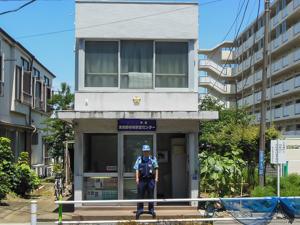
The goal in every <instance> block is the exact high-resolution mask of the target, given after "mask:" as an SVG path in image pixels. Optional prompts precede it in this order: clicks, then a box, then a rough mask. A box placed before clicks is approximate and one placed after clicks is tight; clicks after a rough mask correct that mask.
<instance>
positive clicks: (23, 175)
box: [13, 152, 41, 196]
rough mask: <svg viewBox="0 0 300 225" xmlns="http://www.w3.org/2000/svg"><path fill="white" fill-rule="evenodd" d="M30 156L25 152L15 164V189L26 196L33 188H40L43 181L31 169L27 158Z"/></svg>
mask: <svg viewBox="0 0 300 225" xmlns="http://www.w3.org/2000/svg"><path fill="white" fill-rule="evenodd" d="M28 158H29V157H28V153H27V152H23V153H22V154H21V155H20V157H19V160H18V162H17V164H16V165H15V180H14V186H13V191H14V192H15V193H16V194H18V195H21V196H26V195H27V194H28V193H30V192H31V191H32V190H34V189H36V188H38V186H39V185H40V183H41V182H40V179H39V177H38V176H37V174H36V173H35V172H34V171H33V170H31V168H30V166H29V164H28V160H26V159H28Z"/></svg>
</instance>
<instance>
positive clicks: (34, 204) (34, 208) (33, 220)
mask: <svg viewBox="0 0 300 225" xmlns="http://www.w3.org/2000/svg"><path fill="white" fill-rule="evenodd" d="M31 225H37V201H36V200H33V201H31Z"/></svg>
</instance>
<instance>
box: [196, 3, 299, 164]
mask: <svg viewBox="0 0 300 225" xmlns="http://www.w3.org/2000/svg"><path fill="white" fill-rule="evenodd" d="M263 37H264V19H263V16H262V15H261V16H260V17H259V19H258V21H254V22H252V23H251V24H250V25H249V26H248V27H247V28H246V29H245V30H244V31H243V32H241V34H240V35H239V36H238V38H237V40H236V41H235V42H234V43H231V44H230V42H225V43H222V44H220V45H218V46H216V47H215V48H214V49H208V50H205V49H203V50H199V54H201V55H202V58H205V60H203V59H201V60H200V63H199V70H200V71H205V72H204V73H206V74H207V76H206V77H201V78H200V86H202V87H205V88H206V89H207V92H208V94H209V95H212V96H215V97H217V98H219V96H221V97H220V98H221V99H222V100H223V101H224V103H225V104H226V105H227V106H234V105H236V104H237V105H238V106H239V107H245V108H246V109H248V110H249V113H250V114H252V115H254V116H255V122H256V123H259V122H260V102H261V88H262V66H263V44H264V40H263ZM228 47H229V48H230V49H233V51H232V58H231V56H228V55H226V54H228V53H227V50H228V49H227V48H228ZM268 48H269V51H270V56H269V57H270V62H271V63H270V66H269V68H268V87H267V122H268V123H274V124H275V126H276V127H277V128H278V129H279V130H280V131H281V132H282V134H283V135H284V136H285V137H286V138H288V139H291V140H293V141H292V143H298V147H297V146H296V147H295V146H294V144H293V146H292V149H299V148H300V143H299V137H300V0H275V1H273V2H272V4H271V18H270V41H269V46H268ZM203 55H204V56H203ZM227 59H228V62H230V63H231V65H233V66H232V68H230V69H229V68H225V69H223V68H224V66H223V65H222V64H223V62H224V60H225V61H226V60H227ZM230 60H233V61H230ZM228 70H229V71H228ZM202 73H203V72H202ZM215 80H216V81H215ZM201 81H202V82H201ZM212 83H215V85H212ZM205 94H206V93H205ZM290 155H293V157H291V159H290V160H292V161H293V160H294V162H292V161H290V163H294V164H297V163H299V160H300V157H298V158H295V157H294V156H295V154H290ZM296 155H297V154H296ZM298 155H299V154H298ZM295 160H296V161H295ZM291 166H293V165H291ZM298 169H299V168H298Z"/></svg>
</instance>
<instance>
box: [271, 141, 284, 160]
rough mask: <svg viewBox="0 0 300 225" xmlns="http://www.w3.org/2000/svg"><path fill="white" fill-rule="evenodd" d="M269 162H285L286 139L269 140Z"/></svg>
mask: <svg viewBox="0 0 300 225" xmlns="http://www.w3.org/2000/svg"><path fill="white" fill-rule="evenodd" d="M271 163H272V164H285V163H286V141H285V140H278V139H277V140H271Z"/></svg>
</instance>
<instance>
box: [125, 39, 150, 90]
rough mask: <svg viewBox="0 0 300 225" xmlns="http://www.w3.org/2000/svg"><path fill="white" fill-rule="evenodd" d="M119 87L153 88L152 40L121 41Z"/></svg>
mask: <svg viewBox="0 0 300 225" xmlns="http://www.w3.org/2000/svg"><path fill="white" fill-rule="evenodd" d="M121 88H133V89H140V88H143V89H149V88H153V41H121Z"/></svg>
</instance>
